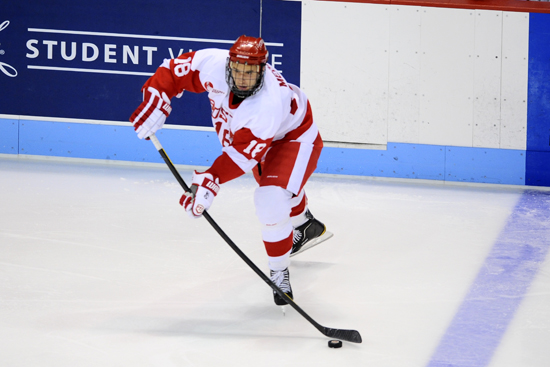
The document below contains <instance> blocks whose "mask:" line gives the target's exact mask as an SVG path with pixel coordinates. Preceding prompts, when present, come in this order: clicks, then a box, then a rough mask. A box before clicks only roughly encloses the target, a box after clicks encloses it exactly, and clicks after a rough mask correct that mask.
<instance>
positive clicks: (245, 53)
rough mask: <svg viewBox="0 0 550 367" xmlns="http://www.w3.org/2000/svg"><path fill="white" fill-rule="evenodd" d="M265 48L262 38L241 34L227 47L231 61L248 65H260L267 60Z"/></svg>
mask: <svg viewBox="0 0 550 367" xmlns="http://www.w3.org/2000/svg"><path fill="white" fill-rule="evenodd" d="M267 55H268V52H267V49H266V48H265V43H264V40H263V39H261V38H254V37H248V36H245V35H242V36H240V37H239V39H237V41H235V43H234V44H233V46H231V48H230V49H229V58H230V60H231V61H236V62H239V63H244V64H249V65H262V64H265V63H266V62H267Z"/></svg>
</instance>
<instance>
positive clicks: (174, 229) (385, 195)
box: [0, 157, 550, 367]
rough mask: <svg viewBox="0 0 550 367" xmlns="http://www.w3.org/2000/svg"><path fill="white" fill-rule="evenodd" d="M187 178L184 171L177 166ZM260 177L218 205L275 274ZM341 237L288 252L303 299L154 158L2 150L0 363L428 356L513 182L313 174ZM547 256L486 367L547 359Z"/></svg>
mask: <svg viewBox="0 0 550 367" xmlns="http://www.w3.org/2000/svg"><path fill="white" fill-rule="evenodd" d="M181 173H182V176H183V177H184V179H186V180H187V181H189V179H190V176H191V171H190V170H181ZM254 188H255V182H254V180H253V178H252V177H251V176H248V175H247V176H244V177H242V178H240V179H237V180H235V181H233V182H230V183H227V184H224V185H223V186H222V188H221V191H220V194H219V195H218V196H217V198H216V200H215V202H214V205H213V207H212V209H211V211H210V214H211V215H212V217H213V218H214V219H215V220H216V222H217V223H218V224H219V225H220V227H221V228H222V229H223V230H224V231H225V232H226V233H227V234H228V235H229V237H231V239H232V240H233V241H234V242H235V243H236V244H237V245H238V246H239V247H240V249H241V250H243V251H244V252H245V253H246V254H247V255H248V256H249V257H250V259H251V260H252V261H254V262H255V263H256V264H257V265H258V266H259V267H260V268H261V269H263V270H265V271H266V272H267V262H266V255H265V250H264V248H263V245H262V242H261V238H260V229H259V226H258V224H257V220H256V217H255V214H254V207H253V201H252V193H253V191H254ZM306 188H307V193H308V196H309V200H310V208H311V211H312V213H313V214H314V215H315V216H316V217H317V218H318V219H320V220H321V221H323V222H325V223H326V224H327V227H328V228H329V230H330V231H332V232H333V233H334V237H333V238H332V239H330V240H329V241H327V242H324V243H323V244H321V245H319V246H316V247H314V248H312V249H311V250H308V251H306V252H305V253H303V254H300V255H298V256H296V257H293V258H292V265H291V268H290V275H291V282H292V287H293V290H294V295H295V301H296V302H297V303H298V305H300V307H302V308H303V309H304V310H305V311H306V312H307V313H308V314H309V315H310V316H311V317H313V318H314V319H315V320H316V321H317V322H319V323H320V324H322V325H323V326H327V327H331V328H339V329H356V330H358V331H359V332H361V335H362V337H363V343H362V344H351V343H344V346H343V348H341V349H331V348H328V347H327V342H328V339H327V338H326V337H324V336H323V335H322V334H320V333H319V332H318V331H317V330H316V329H315V328H314V327H313V326H312V325H311V324H309V323H308V322H307V321H306V320H304V319H303V318H302V317H301V316H300V315H299V314H297V313H296V311H295V310H293V309H292V308H290V307H286V315H283V313H282V312H281V310H280V308H279V307H277V306H275V305H274V304H273V299H272V295H271V289H270V288H269V287H268V286H267V285H266V284H265V283H263V281H262V280H261V279H260V278H259V277H258V276H257V275H256V274H255V273H254V272H253V271H252V270H251V269H250V268H249V267H248V266H247V265H246V264H245V263H244V262H243V261H242V260H241V259H240V258H239V257H238V256H237V255H236V254H235V253H234V252H233V251H232V250H231V248H229V246H227V245H226V244H225V242H224V241H223V240H222V239H221V238H220V236H219V235H218V234H217V233H216V232H215V231H214V230H213V229H212V228H211V227H210V225H209V224H208V223H207V222H206V221H205V220H203V219H199V220H193V219H191V218H188V217H187V215H186V214H185V212H184V211H183V209H182V208H181V207H180V206H179V204H178V200H179V197H180V196H181V194H182V189H181V188H180V187H179V185H178V183H177V182H176V181H175V179H174V178H173V177H172V175H171V173H170V172H169V171H168V169H167V168H166V167H165V166H163V165H158V166H130V165H128V166H125V165H117V164H95V163H94V164H92V163H83V162H70V161H53V160H44V159H29V158H21V157H20V158H8V157H0V205H1V207H2V211H1V212H0V361H1V362H0V365H1V366H9V367H16V366H17V367H18V366H25V367H27V366H41V367H46V366H52V367H54V366H55V367H65V366H67V367H69V366H70V367H74V366H79V367H85V366H94V367H95V366H102V367H110V366H134V367H135V366H277V367H280V366H336V365H338V366H377V367H423V366H426V365H427V364H428V362H429V361H430V358H431V356H432V354H433V353H434V351H435V349H436V348H437V345H438V343H439V342H440V340H441V338H442V336H443V335H444V334H445V331H446V330H447V327H448V326H449V324H450V323H451V321H452V319H453V317H454V316H455V314H456V312H457V309H458V308H459V307H460V305H461V303H462V301H463V299H464V297H465V296H466V294H467V293H468V290H469V288H470V286H471V284H472V282H473V281H474V279H475V277H476V275H477V274H478V272H479V269H480V267H481V266H482V265H483V264H484V260H485V258H486V256H487V255H488V254H489V253H490V251H491V248H492V247H493V245H494V243H495V241H497V239H498V237H499V234H500V233H501V231H502V230H503V228H504V227H505V224H506V221H507V219H508V218H509V217H510V215H511V212H512V210H513V209H514V206H515V205H516V203H517V202H518V200H519V198H520V197H521V195H522V190H521V189H520V188H515V189H514V188H499V187H496V186H485V187H482V186H479V187H478V186H475V187H474V186H472V187H470V186H450V185H440V184H429V183H425V182H413V181H411V182H395V181H380V180H367V179H352V178H345V177H342V178H331V177H320V176H314V177H313V178H312V179H311V180H310V182H309V183H308V185H307V186H306ZM549 294H550V263H549V261H548V259H546V260H545V261H544V262H543V263H542V264H540V270H539V271H538V273H537V275H536V277H535V279H534V281H533V284H532V286H531V288H530V289H529V290H528V291H527V294H526V296H525V299H524V300H523V302H522V303H521V305H520V307H519V309H518V311H517V313H516V315H515V317H514V318H513V320H512V321H511V322H510V325H509V326H508V328H507V331H506V333H505V335H504V337H503V339H502V343H501V345H500V346H499V347H498V348H497V350H496V352H495V355H494V358H493V359H492V361H491V364H490V366H491V367H517V366H520V365H521V366H522V367H527V366H529V367H547V366H548V365H550V352H549V350H550V349H549V348H548V345H550V332H549V330H550V321H549V320H550V313H549V309H550V307H549V305H550V296H549Z"/></svg>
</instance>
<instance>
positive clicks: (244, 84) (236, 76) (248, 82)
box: [231, 62, 259, 91]
mask: <svg viewBox="0 0 550 367" xmlns="http://www.w3.org/2000/svg"><path fill="white" fill-rule="evenodd" d="M258 69H259V66H258V65H247V64H241V63H238V62H232V63H231V75H232V76H233V80H234V81H235V85H236V86H237V88H239V89H240V90H242V91H247V90H249V89H251V88H252V87H254V86H255V85H256V81H257V80H258Z"/></svg>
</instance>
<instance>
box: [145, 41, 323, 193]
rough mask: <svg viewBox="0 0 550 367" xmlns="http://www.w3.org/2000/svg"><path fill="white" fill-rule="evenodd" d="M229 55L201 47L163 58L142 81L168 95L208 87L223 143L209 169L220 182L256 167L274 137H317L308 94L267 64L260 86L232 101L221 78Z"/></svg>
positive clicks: (301, 139) (315, 140)
mask: <svg viewBox="0 0 550 367" xmlns="http://www.w3.org/2000/svg"><path fill="white" fill-rule="evenodd" d="M228 56H229V52H228V51H227V50H221V49H204V50H200V51H194V52H189V53H185V54H182V55H181V56H179V57H178V58H176V59H170V60H169V59H166V60H165V61H164V63H163V64H162V65H161V66H160V67H159V69H158V70H157V72H156V73H155V75H154V76H152V77H151V78H150V79H149V80H148V81H147V83H146V85H145V86H148V85H150V86H153V87H155V88H157V89H158V90H159V91H160V92H165V93H166V94H167V95H168V97H169V98H172V97H174V96H176V95H177V94H179V93H181V92H183V91H184V90H187V91H190V92H194V93H202V92H208V98H209V99H210V105H211V108H212V124H213V126H214V128H215V129H216V132H217V134H218V138H219V140H220V143H221V144H222V147H223V153H222V155H221V156H220V157H218V158H217V159H216V161H215V162H214V163H213V165H212V167H211V168H210V169H208V172H210V173H212V174H213V175H214V176H216V177H218V178H219V180H220V183H224V182H227V181H229V180H232V179H234V178H236V177H238V176H240V175H242V174H244V173H246V172H248V171H250V170H251V169H252V168H254V167H255V166H256V165H257V163H258V162H260V161H261V160H262V158H263V157H264V156H265V154H266V153H267V151H268V150H269V148H270V146H271V145H272V144H273V143H274V142H283V141H297V142H300V143H304V144H314V143H317V144H319V143H320V142H321V138H320V136H319V132H318V129H317V126H316V125H315V123H314V122H313V118H312V115H311V108H310V107H309V103H308V100H307V97H306V95H305V94H304V93H303V92H302V91H301V90H300V89H299V88H298V87H297V86H295V85H292V84H290V83H288V82H287V81H286V80H285V79H284V78H283V77H282V75H281V74H280V73H279V72H277V70H275V69H274V68H273V67H272V66H271V65H269V64H267V65H266V71H265V76H264V84H263V87H262V88H261V89H260V90H259V91H258V92H257V93H256V94H255V95H253V96H250V97H247V98H246V99H245V100H244V101H242V102H241V103H239V104H237V105H234V104H233V103H232V100H233V93H232V92H231V90H230V88H229V86H228V85H227V82H226V80H225V73H226V60H227V57H228ZM321 144H322V143H321ZM292 163H293V162H288V163H287V164H292Z"/></svg>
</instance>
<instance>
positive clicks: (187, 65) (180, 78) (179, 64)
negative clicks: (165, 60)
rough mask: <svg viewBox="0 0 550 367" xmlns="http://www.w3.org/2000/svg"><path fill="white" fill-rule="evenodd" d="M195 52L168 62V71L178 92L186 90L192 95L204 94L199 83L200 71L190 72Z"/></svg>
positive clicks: (202, 87)
mask: <svg viewBox="0 0 550 367" xmlns="http://www.w3.org/2000/svg"><path fill="white" fill-rule="evenodd" d="M196 52H197V51H192V52H187V53H184V54H181V55H180V56H178V57H177V58H175V59H172V60H170V71H171V72H172V75H173V78H174V81H175V82H176V84H177V86H178V89H179V90H180V91H183V90H188V91H189V92H193V93H202V92H206V89H205V88H204V86H203V85H202V83H201V79H200V70H191V62H192V61H193V58H194V57H195V54H196Z"/></svg>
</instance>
